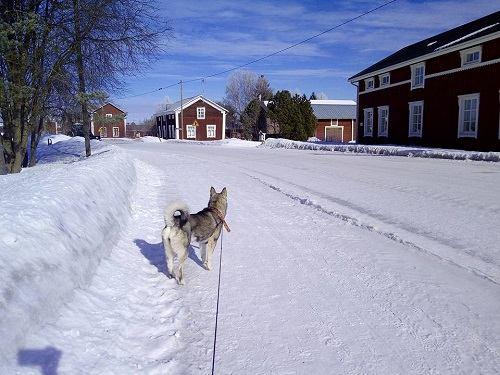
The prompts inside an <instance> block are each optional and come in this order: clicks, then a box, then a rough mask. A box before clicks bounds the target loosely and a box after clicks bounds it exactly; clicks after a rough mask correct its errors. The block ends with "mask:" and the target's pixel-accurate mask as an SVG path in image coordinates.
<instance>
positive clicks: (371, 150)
mask: <svg viewBox="0 0 500 375" xmlns="http://www.w3.org/2000/svg"><path fill="white" fill-rule="evenodd" d="M261 147H265V148H288V149H297V150H317V151H336V152H346V153H361V154H370V155H386V156H389V155H390V156H408V157H420V158H436V159H455V160H479V161H493V162H498V161H500V152H478V151H464V150H451V149H439V148H426V147H404V146H390V145H361V144H347V145H346V144H332V143H327V142H323V143H317V142H315V141H312V142H311V141H308V142H300V141H291V140H289V139H283V138H269V139H266V142H265V143H264V144H263V145H262V146H261Z"/></svg>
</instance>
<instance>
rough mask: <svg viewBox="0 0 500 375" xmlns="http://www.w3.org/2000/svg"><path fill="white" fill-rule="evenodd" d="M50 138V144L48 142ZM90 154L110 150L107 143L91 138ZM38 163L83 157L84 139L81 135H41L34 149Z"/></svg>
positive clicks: (65, 161) (61, 161)
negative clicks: (35, 149)
mask: <svg viewBox="0 0 500 375" xmlns="http://www.w3.org/2000/svg"><path fill="white" fill-rule="evenodd" d="M48 139H51V141H52V144H51V145H49V144H48ZM90 145H91V148H92V154H93V155H97V154H101V153H103V152H108V151H110V150H111V147H110V145H109V144H107V143H105V142H100V141H98V140H95V139H92V140H91V141H90ZM36 157H37V160H38V163H39V164H47V163H69V162H74V161H78V160H83V159H85V139H84V138H83V137H68V136H67V135H62V134H59V135H51V136H45V137H43V138H42V139H41V140H40V142H39V144H38V148H37V151H36Z"/></svg>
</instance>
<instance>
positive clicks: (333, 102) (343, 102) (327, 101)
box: [310, 99, 356, 105]
mask: <svg viewBox="0 0 500 375" xmlns="http://www.w3.org/2000/svg"><path fill="white" fill-rule="evenodd" d="M310 102H311V104H327V105H356V102H355V101H354V100H348V99H314V100H310Z"/></svg>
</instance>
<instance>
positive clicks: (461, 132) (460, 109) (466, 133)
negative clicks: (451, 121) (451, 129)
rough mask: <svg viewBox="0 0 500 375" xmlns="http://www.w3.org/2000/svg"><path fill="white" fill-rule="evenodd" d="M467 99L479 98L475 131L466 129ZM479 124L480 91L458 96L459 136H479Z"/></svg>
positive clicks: (475, 114)
mask: <svg viewBox="0 0 500 375" xmlns="http://www.w3.org/2000/svg"><path fill="white" fill-rule="evenodd" d="M467 100H477V104H476V110H475V113H474V116H475V126H474V131H465V130H464V125H465V110H466V109H465V102H466V101H467ZM478 125H479V93H475V94H468V95H459V96H458V138H477V128H478Z"/></svg>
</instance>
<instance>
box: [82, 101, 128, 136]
mask: <svg viewBox="0 0 500 375" xmlns="http://www.w3.org/2000/svg"><path fill="white" fill-rule="evenodd" d="M126 115H127V113H126V112H125V111H123V110H122V109H120V108H118V107H117V106H116V105H114V104H112V103H106V104H104V105H103V106H101V107H99V108H97V109H96V110H95V111H94V112H93V113H92V122H91V123H90V131H91V132H92V134H94V135H96V136H97V135H100V136H101V138H124V137H125V135H126V132H127V123H126V119H125V116H126Z"/></svg>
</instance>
